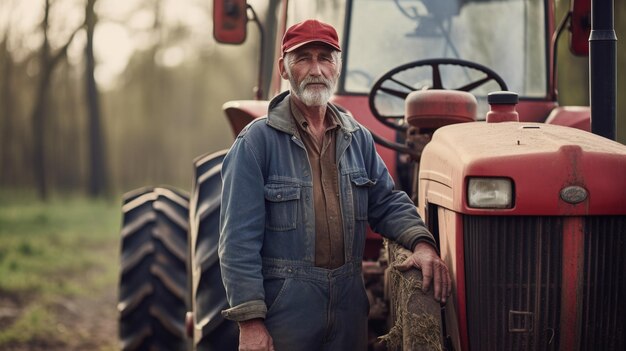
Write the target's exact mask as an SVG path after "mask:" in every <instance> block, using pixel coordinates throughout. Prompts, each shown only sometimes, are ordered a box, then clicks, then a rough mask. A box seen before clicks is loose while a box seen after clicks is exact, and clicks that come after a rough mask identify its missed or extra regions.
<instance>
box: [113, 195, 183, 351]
mask: <svg viewBox="0 0 626 351" xmlns="http://www.w3.org/2000/svg"><path fill="white" fill-rule="evenodd" d="M188 208H189V199H188V196H187V195H186V194H183V193H181V192H180V191H177V190H173V189H168V188H163V187H157V188H142V189H139V190H136V191H132V192H129V193H127V194H126V195H125V196H124V205H123V206H122V212H123V225H122V233H121V236H122V238H121V241H122V252H121V271H120V286H119V303H118V305H117V307H118V310H119V312H120V320H119V336H120V340H121V343H122V345H121V348H122V350H172V351H176V350H185V349H186V348H187V342H188V341H187V339H186V337H185V329H184V320H185V312H186V311H187V306H186V298H187V296H188V292H187V290H188V286H187V284H188V283H187V256H188V254H187V235H188V228H189V225H188V213H189V210H188Z"/></svg>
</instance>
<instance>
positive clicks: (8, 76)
mask: <svg viewBox="0 0 626 351" xmlns="http://www.w3.org/2000/svg"><path fill="white" fill-rule="evenodd" d="M8 31H9V30H8V29H7V32H8ZM7 41H8V34H7V36H6V37H5V38H4V40H3V41H2V49H1V50H2V53H3V56H4V62H2V70H3V73H2V86H3V88H2V103H1V104H2V115H3V116H4V117H3V118H1V120H2V126H1V127H2V133H1V134H0V135H1V136H0V169H1V170H2V172H0V184H2V185H4V184H6V183H8V182H10V181H11V179H12V178H13V177H12V175H11V174H9V171H10V170H11V169H12V168H13V167H12V159H13V147H12V145H13V139H12V138H11V135H12V134H14V133H13V118H14V116H13V96H12V95H13V94H11V84H12V78H13V75H12V73H11V72H12V70H13V61H12V59H11V56H10V55H9V51H8V48H7ZM11 173H12V172H11Z"/></svg>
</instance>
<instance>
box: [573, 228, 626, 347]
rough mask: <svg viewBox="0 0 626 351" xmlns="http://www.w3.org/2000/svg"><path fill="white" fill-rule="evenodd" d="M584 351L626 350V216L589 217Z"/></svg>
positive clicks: (586, 255) (584, 305)
mask: <svg viewBox="0 0 626 351" xmlns="http://www.w3.org/2000/svg"><path fill="white" fill-rule="evenodd" d="M583 274H584V285H583V303H582V333H581V338H580V341H581V348H580V349H581V350H626V335H625V334H626V333H625V332H626V329H625V324H626V318H625V317H624V316H625V315H626V216H619V217H618V216H598V217H589V219H587V220H586V223H585V266H584V271H583Z"/></svg>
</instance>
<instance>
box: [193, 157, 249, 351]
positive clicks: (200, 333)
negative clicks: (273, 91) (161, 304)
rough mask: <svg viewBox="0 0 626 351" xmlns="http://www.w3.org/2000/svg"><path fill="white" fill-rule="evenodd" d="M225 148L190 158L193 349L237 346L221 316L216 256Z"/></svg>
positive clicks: (232, 327) (231, 326) (232, 328)
mask: <svg viewBox="0 0 626 351" xmlns="http://www.w3.org/2000/svg"><path fill="white" fill-rule="evenodd" d="M226 152H227V150H223V151H219V152H216V153H212V154H206V155H203V156H200V157H198V158H196V159H195V160H194V168H195V176H194V183H193V186H192V195H191V201H190V207H189V216H190V224H191V228H190V229H191V230H190V232H191V235H190V258H191V259H190V261H191V268H190V271H191V273H192V279H191V282H192V284H191V303H192V309H193V324H194V328H193V329H194V330H193V333H194V348H195V350H201V351H209V350H219V351H229V350H237V349H238V347H239V329H238V327H237V325H236V323H234V322H232V321H229V320H226V319H224V317H222V315H221V311H222V310H224V309H226V308H228V302H227V300H226V291H225V289H224V285H223V283H222V274H221V272H220V265H219V258H218V253H217V249H218V240H219V236H220V232H219V218H220V207H221V200H222V177H221V170H222V162H223V160H224V157H225V156H226Z"/></svg>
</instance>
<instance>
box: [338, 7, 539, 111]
mask: <svg viewBox="0 0 626 351" xmlns="http://www.w3.org/2000/svg"><path fill="white" fill-rule="evenodd" d="M349 6H350V7H351V9H350V11H349V13H350V15H349V16H348V17H347V23H346V26H347V27H346V29H344V32H345V33H349V39H348V40H347V41H346V40H344V72H343V81H342V82H341V83H342V84H341V85H340V87H339V90H340V91H342V92H344V93H368V92H369V90H370V88H371V86H372V84H373V83H374V82H375V81H376V80H377V79H378V77H380V76H381V75H382V74H384V73H385V72H387V71H389V70H391V69H393V68H395V67H397V66H400V65H402V64H405V63H408V62H413V61H417V60H424V59H435V58H455V59H462V60H466V61H472V62H475V63H478V64H481V65H483V66H486V67H488V68H490V69H491V70H493V71H495V72H496V73H497V74H499V75H500V76H501V77H502V78H503V79H504V81H505V82H506V84H507V85H508V88H509V90H511V91H515V92H517V93H518V94H519V95H520V96H521V97H525V98H542V97H545V96H546V91H547V68H546V62H547V58H546V53H547V51H546V25H545V8H544V2H543V1H542V0H384V1H383V0H353V1H352V2H351V3H350V4H349ZM427 74H428V76H427V77H425V79H426V78H430V77H431V75H432V73H431V72H429V73H427ZM441 75H442V79H443V83H444V87H445V88H446V89H454V88H455V87H462V86H464V85H465V84H466V82H468V81H472V79H474V77H471V76H470V72H469V71H467V70H464V69H462V68H459V69H452V70H450V71H448V72H441ZM419 84H420V83H419V80H418V83H417V84H416V86H415V88H417V89H420V88H428V83H427V82H425V83H424V84H423V85H424V86H423V87H422V86H419ZM494 90H499V89H498V88H497V86H493V85H489V84H486V85H484V86H482V87H480V88H479V89H477V90H475V91H472V93H473V94H474V95H476V96H477V98H478V99H479V101H480V100H481V97H486V95H487V93H489V92H491V91H494ZM399 108H403V107H402V106H400V107H399Z"/></svg>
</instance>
